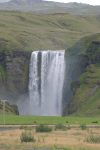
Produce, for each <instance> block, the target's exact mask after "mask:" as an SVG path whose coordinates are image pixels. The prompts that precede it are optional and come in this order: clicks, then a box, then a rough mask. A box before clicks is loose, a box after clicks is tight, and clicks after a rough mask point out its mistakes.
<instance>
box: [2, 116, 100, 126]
mask: <svg viewBox="0 0 100 150" xmlns="http://www.w3.org/2000/svg"><path fill="white" fill-rule="evenodd" d="M66 121H68V123H66ZM96 121H98V123H91V122H96ZM76 122H78V123H76ZM41 123H42V124H58V123H62V124H63V125H67V124H69V125H75V124H77V125H80V124H86V125H100V119H99V118H93V117H86V118H81V117H57V116H21V115H5V125H25V124H26V125H32V124H41ZM0 125H3V115H0Z"/></svg>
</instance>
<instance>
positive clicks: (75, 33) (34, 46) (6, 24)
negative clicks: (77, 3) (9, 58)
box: [0, 11, 100, 51]
mask: <svg viewBox="0 0 100 150" xmlns="http://www.w3.org/2000/svg"><path fill="white" fill-rule="evenodd" d="M97 32H100V22H99V20H98V19H97V16H85V17H82V16H72V15H69V14H58V15H38V14H33V13H23V12H11V11H8V12H6V11H0V47H1V48H0V50H1V49H3V48H4V47H6V49H7V50H8V51H12V50H14V49H24V50H25V51H34V50H39V49H42V50H48V49H53V50H56V49H68V48H70V47H71V46H72V45H73V44H75V43H76V42H77V41H78V40H79V39H81V38H82V37H84V36H87V35H90V34H93V33H97Z"/></svg>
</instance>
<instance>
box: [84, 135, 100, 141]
mask: <svg viewBox="0 0 100 150" xmlns="http://www.w3.org/2000/svg"><path fill="white" fill-rule="evenodd" d="M85 141H87V142H91V143H92V142H93V143H100V137H95V136H93V135H92V134H91V135H90V137H89V138H88V137H87V138H86V139H85Z"/></svg>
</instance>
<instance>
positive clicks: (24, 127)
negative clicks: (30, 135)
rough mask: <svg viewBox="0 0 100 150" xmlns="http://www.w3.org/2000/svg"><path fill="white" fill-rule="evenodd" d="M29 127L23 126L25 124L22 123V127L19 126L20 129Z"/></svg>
mask: <svg viewBox="0 0 100 150" xmlns="http://www.w3.org/2000/svg"><path fill="white" fill-rule="evenodd" d="M26 128H27V126H23V125H21V126H20V127H19V129H26Z"/></svg>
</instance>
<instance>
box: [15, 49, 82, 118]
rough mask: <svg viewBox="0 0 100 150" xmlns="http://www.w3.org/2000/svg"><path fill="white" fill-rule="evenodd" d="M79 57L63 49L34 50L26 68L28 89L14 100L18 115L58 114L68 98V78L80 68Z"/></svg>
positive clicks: (72, 76)
mask: <svg viewBox="0 0 100 150" xmlns="http://www.w3.org/2000/svg"><path fill="white" fill-rule="evenodd" d="M81 62H83V61H82V59H81V60H79V59H78V58H76V56H69V57H67V56H65V51H64V50H59V51H57V50H56V51H51V50H48V51H34V52H33V53H32V54H31V60H30V70H29V93H27V94H23V95H22V96H21V97H20V98H19V100H18V101H17V106H18V109H19V115H35V116H62V112H63V109H64V108H65V107H66V104H67V103H68V102H69V101H70V100H71V98H72V96H73V93H72V91H71V82H72V81H73V80H77V78H78V77H79V76H80V75H81V74H82V73H83V72H84V69H83V68H82V66H81Z"/></svg>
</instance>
